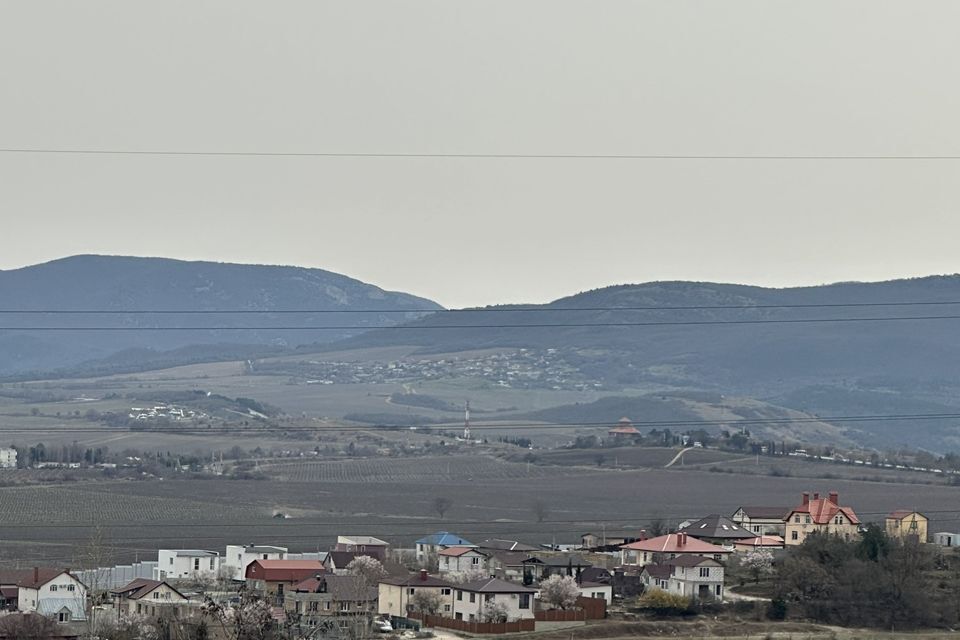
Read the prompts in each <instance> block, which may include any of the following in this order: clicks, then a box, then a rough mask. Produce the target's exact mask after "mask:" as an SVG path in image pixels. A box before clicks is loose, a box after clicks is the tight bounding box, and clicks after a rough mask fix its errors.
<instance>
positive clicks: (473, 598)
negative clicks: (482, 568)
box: [470, 593, 477, 602]
mask: <svg viewBox="0 0 960 640" xmlns="http://www.w3.org/2000/svg"><path fill="white" fill-rule="evenodd" d="M476 601H477V594H475V593H471V594H470V602H476Z"/></svg>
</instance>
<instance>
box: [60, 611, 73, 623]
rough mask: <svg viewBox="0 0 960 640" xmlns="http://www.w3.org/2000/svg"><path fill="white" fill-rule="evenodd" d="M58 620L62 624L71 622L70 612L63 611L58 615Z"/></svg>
mask: <svg viewBox="0 0 960 640" xmlns="http://www.w3.org/2000/svg"><path fill="white" fill-rule="evenodd" d="M57 620H59V621H60V622H70V612H69V611H61V612H60V613H58V614H57Z"/></svg>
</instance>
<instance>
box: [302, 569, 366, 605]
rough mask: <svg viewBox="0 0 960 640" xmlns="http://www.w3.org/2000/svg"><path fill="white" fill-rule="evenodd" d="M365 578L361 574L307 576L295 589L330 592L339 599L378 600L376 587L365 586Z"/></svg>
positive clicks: (332, 596) (303, 591)
mask: <svg viewBox="0 0 960 640" xmlns="http://www.w3.org/2000/svg"><path fill="white" fill-rule="evenodd" d="M365 585H366V583H365V581H364V579H363V578H362V577H360V576H337V575H329V576H320V578H316V577H314V578H307V579H306V580H304V581H303V582H301V583H300V584H298V585H297V586H296V587H294V589H293V590H294V591H296V592H299V593H323V592H324V589H325V590H326V591H325V592H326V593H329V594H330V596H331V598H333V599H334V600H337V601H343V600H367V601H369V600H376V598H377V589H376V587H368V586H365Z"/></svg>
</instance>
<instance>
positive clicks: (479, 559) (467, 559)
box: [438, 551, 487, 573]
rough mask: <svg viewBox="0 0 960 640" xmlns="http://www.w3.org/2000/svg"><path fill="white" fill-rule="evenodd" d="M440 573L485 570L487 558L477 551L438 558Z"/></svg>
mask: <svg viewBox="0 0 960 640" xmlns="http://www.w3.org/2000/svg"><path fill="white" fill-rule="evenodd" d="M439 565H440V566H439V567H438V569H439V571H440V573H449V572H451V571H470V570H474V569H483V570H484V571H486V570H487V557H486V556H485V555H483V554H482V553H480V552H479V551H467V552H466V553H464V554H463V555H459V556H440V557H439Z"/></svg>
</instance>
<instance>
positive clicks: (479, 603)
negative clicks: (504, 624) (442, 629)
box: [444, 589, 534, 622]
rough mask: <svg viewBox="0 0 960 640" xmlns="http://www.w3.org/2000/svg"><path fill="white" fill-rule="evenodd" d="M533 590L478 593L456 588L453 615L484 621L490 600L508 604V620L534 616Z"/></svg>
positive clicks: (461, 618) (462, 618) (463, 618)
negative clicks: (485, 606) (485, 607)
mask: <svg viewBox="0 0 960 640" xmlns="http://www.w3.org/2000/svg"><path fill="white" fill-rule="evenodd" d="M533 596H534V594H533V592H530V593H476V592H473V591H464V590H462V589H456V590H455V591H454V597H453V615H452V616H451V615H449V614H444V615H446V616H448V617H452V618H456V619H457V620H466V621H468V622H469V621H475V622H482V621H483V607H484V605H485V604H486V603H487V602H489V601H494V602H496V603H498V604H504V605H506V610H507V621H508V622H513V621H514V620H520V619H522V618H532V617H533V600H534V599H533Z"/></svg>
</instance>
